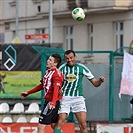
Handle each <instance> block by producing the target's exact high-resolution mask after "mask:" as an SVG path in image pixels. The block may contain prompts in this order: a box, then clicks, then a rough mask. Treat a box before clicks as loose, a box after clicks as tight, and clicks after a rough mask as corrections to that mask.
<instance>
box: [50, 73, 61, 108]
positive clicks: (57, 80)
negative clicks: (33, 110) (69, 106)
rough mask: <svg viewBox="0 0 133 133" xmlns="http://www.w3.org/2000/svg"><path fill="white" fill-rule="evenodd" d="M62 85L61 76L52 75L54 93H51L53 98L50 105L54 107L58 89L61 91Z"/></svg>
mask: <svg viewBox="0 0 133 133" xmlns="http://www.w3.org/2000/svg"><path fill="white" fill-rule="evenodd" d="M62 83H63V75H58V74H54V75H53V87H54V91H53V98H52V101H51V104H52V105H54V106H55V105H56V101H57V100H58V95H59V89H61V87H62Z"/></svg>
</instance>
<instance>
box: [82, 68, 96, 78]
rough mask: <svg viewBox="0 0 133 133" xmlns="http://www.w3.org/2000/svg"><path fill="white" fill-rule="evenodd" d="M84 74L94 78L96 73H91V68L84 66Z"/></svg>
mask: <svg viewBox="0 0 133 133" xmlns="http://www.w3.org/2000/svg"><path fill="white" fill-rule="evenodd" d="M83 74H84V75H85V76H86V77H87V79H89V80H92V79H93V78H94V75H93V74H92V73H91V71H90V70H89V68H87V67H86V66H83Z"/></svg>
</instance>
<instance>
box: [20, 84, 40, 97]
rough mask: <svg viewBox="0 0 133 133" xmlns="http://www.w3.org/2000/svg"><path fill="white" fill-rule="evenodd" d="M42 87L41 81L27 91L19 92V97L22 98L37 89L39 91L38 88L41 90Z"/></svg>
mask: <svg viewBox="0 0 133 133" xmlns="http://www.w3.org/2000/svg"><path fill="white" fill-rule="evenodd" d="M42 89H43V85H42V83H41V84H39V85H38V86H36V87H35V88H33V89H31V90H29V91H26V92H21V94H20V97H21V99H24V98H26V97H27V96H28V95H29V94H32V93H35V92H38V91H40V90H42Z"/></svg>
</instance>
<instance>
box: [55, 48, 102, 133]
mask: <svg viewBox="0 0 133 133" xmlns="http://www.w3.org/2000/svg"><path fill="white" fill-rule="evenodd" d="M64 56H65V59H66V63H65V64H63V65H62V66H61V67H60V70H61V71H62V72H63V74H64V79H65V81H64V84H63V87H62V90H63V98H62V100H61V101H60V104H61V106H60V110H59V118H58V123H57V124H56V126H55V129H54V133H60V130H61V128H62V126H63V124H64V122H65V120H66V117H67V116H68V114H69V113H70V111H71V112H73V113H74V114H75V116H76V118H77V120H78V123H79V127H80V131H81V133H88V132H87V126H86V105H85V98H84V97H83V88H82V79H83V76H86V77H87V79H88V80H89V81H90V82H91V83H92V84H93V85H94V86H95V87H98V86H100V85H101V83H103V82H104V81H105V78H104V77H103V76H101V77H99V79H98V80H96V79H95V78H94V76H93V74H92V73H91V72H90V70H89V69H88V68H87V67H86V66H84V65H83V64H80V63H77V62H76V58H77V57H76V55H75V52H74V51H73V50H68V51H66V52H65V54H64Z"/></svg>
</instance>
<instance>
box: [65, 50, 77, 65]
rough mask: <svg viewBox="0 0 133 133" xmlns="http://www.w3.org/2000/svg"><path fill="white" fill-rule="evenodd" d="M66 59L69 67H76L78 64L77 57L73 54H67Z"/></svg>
mask: <svg viewBox="0 0 133 133" xmlns="http://www.w3.org/2000/svg"><path fill="white" fill-rule="evenodd" d="M65 59H66V62H67V64H68V65H69V66H74V65H75V63H76V56H74V54H73V53H70V54H68V55H67V54H66V55H65Z"/></svg>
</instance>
